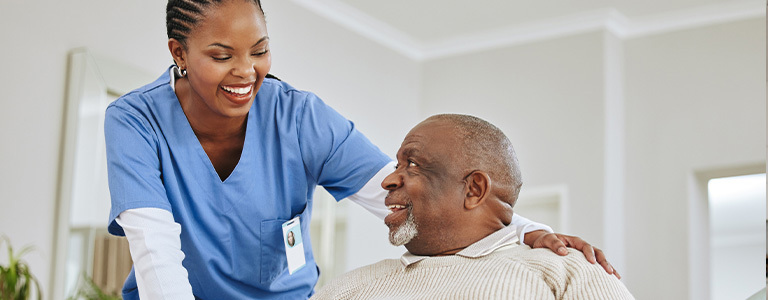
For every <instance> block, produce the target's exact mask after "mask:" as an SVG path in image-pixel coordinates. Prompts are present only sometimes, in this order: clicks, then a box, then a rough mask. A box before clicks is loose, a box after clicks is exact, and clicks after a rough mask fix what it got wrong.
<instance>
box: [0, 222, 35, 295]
mask: <svg viewBox="0 0 768 300" xmlns="http://www.w3.org/2000/svg"><path fill="white" fill-rule="evenodd" d="M3 242H6V243H8V265H0V300H27V299H30V297H31V296H32V288H33V287H34V288H35V290H36V292H37V299H38V300H40V299H42V297H43V296H42V295H43V293H42V292H40V283H38V282H37V278H35V276H34V275H32V272H31V271H30V270H29V266H28V265H27V263H26V262H25V261H23V260H21V256H23V255H24V254H26V253H27V252H29V251H31V250H32V247H31V246H27V247H24V248H22V249H21V251H19V252H18V253H14V252H13V247H11V241H10V240H9V239H8V237H6V236H3V238H2V240H0V245H2V243H3Z"/></svg>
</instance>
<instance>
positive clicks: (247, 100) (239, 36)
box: [171, 0, 272, 117]
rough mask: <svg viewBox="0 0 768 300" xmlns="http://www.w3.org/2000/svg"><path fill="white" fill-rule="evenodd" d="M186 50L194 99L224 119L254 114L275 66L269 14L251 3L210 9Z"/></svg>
mask: <svg viewBox="0 0 768 300" xmlns="http://www.w3.org/2000/svg"><path fill="white" fill-rule="evenodd" d="M171 51H172V52H173V49H172V50H171ZM182 51H183V52H184V53H183V54H184V55H185V57H184V59H183V61H184V63H185V66H180V67H182V68H186V70H187V77H186V78H187V79H188V80H189V84H190V88H191V90H190V92H191V93H190V95H191V97H192V99H191V100H192V101H194V102H197V103H195V105H197V104H205V107H207V108H208V109H209V110H210V112H212V113H213V114H215V115H220V116H223V117H242V116H245V115H246V114H247V113H248V111H249V109H250V107H251V104H252V103H253V99H254V97H255V95H256V92H257V91H258V90H259V88H260V87H261V84H262V82H263V81H264V77H265V76H266V75H267V73H268V72H269V69H270V67H271V66H272V58H271V54H270V52H269V37H268V36H267V26H266V23H265V21H264V16H263V15H262V13H261V11H260V10H259V8H258V7H257V6H256V5H255V4H254V3H253V2H251V1H243V0H234V1H224V2H223V3H221V4H219V5H218V6H210V7H209V9H208V10H207V11H205V12H204V18H202V20H201V21H200V22H198V24H197V26H196V27H194V28H193V29H192V30H191V32H190V33H189V35H188V36H187V40H186V49H182ZM177 61H178V60H177Z"/></svg>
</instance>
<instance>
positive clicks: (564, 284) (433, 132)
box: [313, 115, 633, 299]
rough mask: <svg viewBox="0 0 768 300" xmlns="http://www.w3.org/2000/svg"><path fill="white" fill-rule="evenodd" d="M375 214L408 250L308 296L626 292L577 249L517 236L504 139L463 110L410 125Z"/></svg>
mask: <svg viewBox="0 0 768 300" xmlns="http://www.w3.org/2000/svg"><path fill="white" fill-rule="evenodd" d="M397 162H398V165H397V167H396V169H395V171H394V172H393V173H392V174H390V175H389V176H387V178H386V179H384V181H383V182H382V184H381V185H382V187H384V189H386V190H388V191H389V194H388V196H387V199H386V205H387V207H388V208H389V209H390V210H391V211H392V213H391V214H389V215H388V216H387V217H386V218H385V219H384V222H385V223H386V224H387V226H389V230H390V233H389V239H390V242H392V244H394V245H405V248H406V249H408V252H407V253H405V254H404V255H403V256H402V257H401V258H400V260H384V261H381V262H378V263H376V264H373V265H369V266H366V267H362V268H359V269H356V270H354V271H351V272H349V273H347V274H344V275H342V276H341V277H339V278H337V279H335V280H334V281H333V282H331V283H330V284H328V285H327V286H326V287H324V288H323V289H322V290H320V291H319V292H318V293H317V294H316V295H315V296H314V297H313V299H371V298H374V299H401V298H408V299H412V298H418V299H632V298H633V297H632V295H631V294H630V293H629V291H628V290H627V289H626V287H625V286H624V285H623V284H622V283H621V282H620V281H619V280H618V279H617V278H615V277H613V276H611V275H609V274H608V273H606V272H604V271H603V269H601V268H600V266H598V265H594V264H590V263H588V262H587V260H586V259H585V257H584V255H583V254H582V253H581V252H579V251H577V250H574V249H568V251H569V253H568V254H567V255H566V256H558V255H557V254H555V253H553V252H552V251H550V250H547V249H531V248H530V247H528V246H526V245H524V244H522V245H521V243H519V241H518V238H517V235H516V234H515V233H516V229H515V226H514V225H510V221H511V219H512V214H513V212H512V208H513V207H514V205H515V201H517V195H518V193H519V191H520V186H521V184H522V180H521V175H520V170H519V168H518V164H517V158H516V157H515V152H514V150H513V148H512V145H511V143H510V142H509V139H507V137H506V136H505V135H504V133H502V132H501V130H499V129H498V128H497V127H495V126H493V125H492V124H490V123H488V122H486V121H484V120H481V119H479V118H476V117H472V116H466V115H437V116H433V117H430V118H428V119H427V120H425V121H424V122H422V123H420V124H419V125H417V126H416V127H414V128H413V129H412V130H411V132H410V133H408V135H407V136H406V137H405V140H404V141H403V143H402V145H401V147H400V150H399V151H398V153H397Z"/></svg>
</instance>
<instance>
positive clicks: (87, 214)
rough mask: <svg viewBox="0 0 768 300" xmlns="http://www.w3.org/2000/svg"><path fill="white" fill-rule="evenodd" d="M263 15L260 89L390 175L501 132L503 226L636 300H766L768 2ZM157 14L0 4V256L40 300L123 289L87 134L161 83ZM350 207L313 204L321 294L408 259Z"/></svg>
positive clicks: (371, 5) (512, 0)
mask: <svg viewBox="0 0 768 300" xmlns="http://www.w3.org/2000/svg"><path fill="white" fill-rule="evenodd" d="M262 2H263V7H264V10H265V12H266V17H267V24H268V29H269V33H270V40H271V42H270V44H271V51H272V55H273V66H272V71H271V73H273V74H275V75H276V76H278V77H280V78H281V79H283V80H284V81H287V82H288V83H290V84H292V85H293V86H295V87H297V88H299V89H303V90H309V91H312V92H314V93H316V94H317V95H319V96H320V97H321V98H322V99H323V100H324V101H326V102H327V103H329V104H330V105H331V106H332V107H334V108H335V109H336V110H338V111H339V112H341V113H342V114H343V115H344V116H346V117H347V118H349V119H350V120H352V121H353V122H355V124H356V126H357V127H358V128H359V129H360V130H361V131H362V132H363V133H365V134H366V135H367V136H368V137H369V138H370V139H371V140H372V141H373V142H374V143H375V144H376V145H378V146H379V147H380V148H381V149H382V150H383V151H385V152H386V153H388V154H390V155H391V156H394V154H395V152H396V150H397V148H398V147H399V145H400V142H401V141H402V138H403V137H404V136H405V134H406V133H407V132H408V130H410V128H411V127H413V126H414V125H415V124H417V123H418V122H420V121H421V120H423V119H424V118H426V117H428V116H430V115H432V114H436V113H443V112H453V113H465V114H472V115H476V116H479V117H481V118H484V119H486V120H488V121H490V122H491V123H494V124H495V125H497V126H499V127H500V128H501V129H502V130H503V131H504V132H505V133H506V134H507V135H508V136H509V138H510V139H511V140H512V143H513V144H514V145H515V148H516V150H517V154H518V156H519V160H520V164H521V167H522V171H523V177H524V181H525V184H524V186H523V190H522V192H521V198H520V200H519V201H518V206H517V207H516V212H518V213H521V214H522V215H524V216H527V217H529V218H531V219H534V220H536V221H540V222H544V223H547V224H549V225H552V227H553V228H555V230H556V231H558V232H562V233H566V234H572V235H577V236H580V237H582V238H584V239H586V240H587V241H589V242H590V243H592V244H593V245H595V246H597V247H599V248H601V249H604V250H605V251H606V253H607V255H608V258H609V259H610V261H611V262H612V263H613V265H614V266H615V267H616V268H617V269H618V270H619V271H620V272H621V274H622V276H623V279H622V281H623V282H624V283H625V284H626V285H627V287H628V288H629V290H630V291H631V292H632V293H633V294H634V295H635V296H636V297H637V298H638V299H745V298H747V297H749V296H750V295H753V294H755V293H757V292H758V291H759V290H761V289H764V288H765V283H766V281H765V277H763V265H762V263H763V260H762V259H763V255H764V254H766V253H768V249H767V248H766V227H765V225H764V224H765V223H763V222H764V221H765V219H766V203H765V202H766V198H765V190H766V188H765V183H766V179H765V175H764V173H765V170H766V164H765V162H766V153H767V152H766V150H767V149H768V148H766V147H767V144H766V113H767V112H768V111H767V110H766V20H765V11H766V3H765V1H752V0H747V1H742V0H733V1H730V0H664V1H661V0H647V1H631V2H630V1H607V0H589V1H522V0H506V1H500V0H479V1H471V2H469V1H437V0H417V1H413V0H412V1H405V0H390V1H372V0H358V1H353V0H314V1H311V0H290V1H287V0H282V1H276V0H262ZM164 9H165V2H164V1H156V0H153V1H150V0H136V1H117V0H101V1H95V0H72V1H52V0H42V1H34V2H31V1H19V0H5V1H2V2H0V40H1V41H2V45H0V61H2V62H1V63H0V65H2V68H1V69H0V90H1V91H2V94H0V104H1V105H2V109H0V141H2V142H1V143H0V165H2V168H1V170H2V172H0V234H4V235H7V236H8V237H9V238H10V240H11V241H12V242H13V244H14V246H15V247H21V246H23V245H34V246H35V248H36V251H34V252H32V253H31V254H29V255H27V256H26V257H25V259H26V260H27V261H28V262H29V264H30V266H31V269H32V271H33V273H34V274H35V275H36V276H37V277H38V279H39V280H40V283H41V285H42V286H43V289H44V294H45V298H46V299H64V298H66V297H67V296H68V295H71V293H72V292H73V290H74V289H76V285H77V280H78V278H79V276H80V274H83V273H85V274H87V275H89V276H94V280H95V281H98V282H97V283H98V284H100V285H101V286H102V287H103V288H105V289H107V290H116V289H119V286H120V285H121V284H122V280H123V278H124V275H122V274H123V273H124V272H126V264H127V266H130V260H129V259H130V258H129V257H127V254H126V252H125V250H124V247H123V246H120V245H121V243H122V241H121V240H119V239H118V240H113V239H110V238H107V237H104V232H105V227H106V223H107V217H108V210H109V199H108V197H109V196H108V193H107V190H106V178H105V175H104V174H105V170H104V163H103V159H104V158H103V135H102V133H101V130H102V129H101V128H100V127H101V124H102V120H103V108H104V107H105V106H106V104H107V103H109V101H111V100H112V99H114V98H116V97H118V96H119V95H121V94H122V93H125V92H128V91H130V90H131V89H133V88H136V87H138V86H140V85H142V84H144V83H148V82H150V81H151V80H153V79H155V78H157V77H158V76H160V74H161V72H164V71H165V70H166V68H167V67H168V66H169V65H170V64H171V63H172V60H171V56H170V55H169V53H168V50H167V37H166V34H165V23H164V22H165V11H164ZM348 202H349V201H347V200H343V201H340V202H339V203H338V204H336V203H334V202H333V201H332V200H331V199H330V198H329V196H328V195H327V194H325V193H324V191H322V190H319V191H318V196H317V199H316V201H315V203H314V205H315V209H316V211H315V212H314V219H313V224H312V230H313V232H312V239H313V244H314V246H315V256H316V257H317V260H318V264H319V265H320V267H321V269H322V270H323V278H321V282H320V284H322V283H324V282H325V281H326V280H328V279H329V278H331V277H333V276H335V275H338V274H341V273H343V272H345V271H347V270H351V269H353V268H356V267H359V266H362V265H366V264H370V263H373V262H376V261H378V260H381V259H383V258H397V257H398V256H399V255H400V254H402V253H403V252H404V251H405V250H404V248H402V247H401V248H396V247H392V246H390V245H389V244H388V242H387V239H386V234H387V229H386V227H385V226H384V225H383V222H382V221H380V220H379V219H377V218H375V217H373V215H371V214H369V213H368V212H366V211H364V210H363V209H361V208H360V207H358V206H356V205H354V204H351V203H348ZM5 255H6V254H5V252H4V251H0V264H4V263H5V261H6V256H5ZM766 257H768V255H767V256H766ZM126 259H127V261H126ZM767 260H768V259H767ZM767 269H768V268H767Z"/></svg>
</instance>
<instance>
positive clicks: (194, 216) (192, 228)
mask: <svg viewBox="0 0 768 300" xmlns="http://www.w3.org/2000/svg"><path fill="white" fill-rule="evenodd" d="M104 131H105V136H106V145H107V165H108V174H109V189H110V194H111V196H112V209H111V212H110V216H109V217H110V224H109V232H110V233H112V234H115V235H124V232H123V229H122V228H121V227H120V226H119V225H118V224H117V222H115V218H116V217H117V216H118V215H119V214H120V213H121V212H123V211H125V210H127V209H133V208H142V207H154V208H161V209H165V210H168V211H170V212H171V213H172V214H173V217H174V219H175V221H176V222H178V223H179V224H180V225H181V249H182V251H183V252H184V254H185V256H186V257H185V259H184V261H183V265H184V267H185V268H186V269H187V271H188V273H189V282H190V284H191V285H192V291H193V293H194V294H195V296H196V297H198V298H201V299H258V298H270V299H276V298H281V299H282V298H285V299H302V298H307V297H309V296H310V295H311V294H312V293H313V288H314V286H315V283H316V282H317V278H318V275H319V269H318V268H317V265H316V264H315V260H314V257H313V255H312V243H311V239H310V237H309V224H310V219H311V213H312V195H313V193H314V189H315V186H316V185H321V186H323V187H325V189H326V190H328V191H329V192H330V193H331V194H332V195H333V196H334V197H335V198H336V199H337V200H339V199H343V198H345V197H347V196H350V195H352V194H354V193H356V192H357V191H358V190H359V189H360V188H361V187H362V186H363V185H364V184H365V183H367V182H368V180H369V179H370V178H371V177H373V175H375V174H376V172H378V171H379V170H380V169H381V168H383V167H384V165H386V164H387V163H388V162H389V161H390V158H389V157H387V156H386V155H385V154H383V153H382V152H381V151H380V150H379V149H378V148H377V147H376V146H374V145H373V144H371V142H370V141H369V140H368V139H367V138H366V137H365V136H363V135H362V134H361V133H360V132H359V131H358V130H357V129H355V127H354V124H353V123H352V122H350V121H349V120H347V119H346V118H344V117H343V116H341V115H340V114H339V113H337V112H336V111H334V110H333V109H332V108H330V107H329V106H327V105H326V104H325V103H323V102H322V101H321V100H320V99H319V98H318V97H317V96H315V95H314V94H312V93H309V92H305V91H299V90H296V89H294V88H293V87H291V86H290V85H288V84H286V83H284V82H281V81H277V80H274V79H265V80H264V83H263V84H262V86H261V88H260V89H259V91H258V93H257V94H256V98H255V100H254V102H253V105H252V106H251V109H250V112H249V113H248V119H247V127H246V135H245V144H244V146H243V152H242V155H241V156H240V161H239V162H238V164H237V167H235V169H234V171H233V172H232V174H230V176H229V177H228V178H227V179H226V180H225V181H223V182H222V181H221V179H220V178H219V176H218V174H217V173H216V170H215V169H214V168H213V165H212V164H211V162H210V160H209V159H208V156H207V155H206V153H205V151H204V150H203V148H202V146H201V145H200V142H199V141H198V140H197V137H196V136H195V134H194V132H193V131H192V128H191V127H190V125H189V122H188V121H187V118H186V116H185V114H184V111H183V110H182V109H181V105H180V104H179V101H178V98H177V97H176V94H175V93H174V91H173V89H172V88H171V86H170V77H169V72H165V73H164V74H163V75H162V76H160V78H159V79H157V80H156V81H155V82H153V83H151V84H149V85H146V86H144V87H142V88H139V89H137V90H135V91H133V92H131V93H128V94H126V95H124V96H123V97H120V98H119V99H117V100H116V101H115V102H113V103H112V104H110V105H109V107H108V108H107V111H106V120H105V125H104ZM296 216H300V217H301V231H302V234H303V236H304V243H305V244H304V252H305V257H306V263H307V265H306V266H305V267H304V268H302V269H300V270H299V271H297V272H296V273H294V274H292V275H289V274H288V269H287V259H286V257H285V248H284V247H285V246H284V244H283V236H282V228H281V226H282V224H283V223H284V222H286V221H288V220H290V219H292V218H294V217H296ZM123 293H124V295H123V297H124V299H138V298H139V297H138V290H137V289H136V279H135V275H134V273H133V271H131V274H130V275H129V276H128V278H127V279H126V283H125V286H124V289H123Z"/></svg>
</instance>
